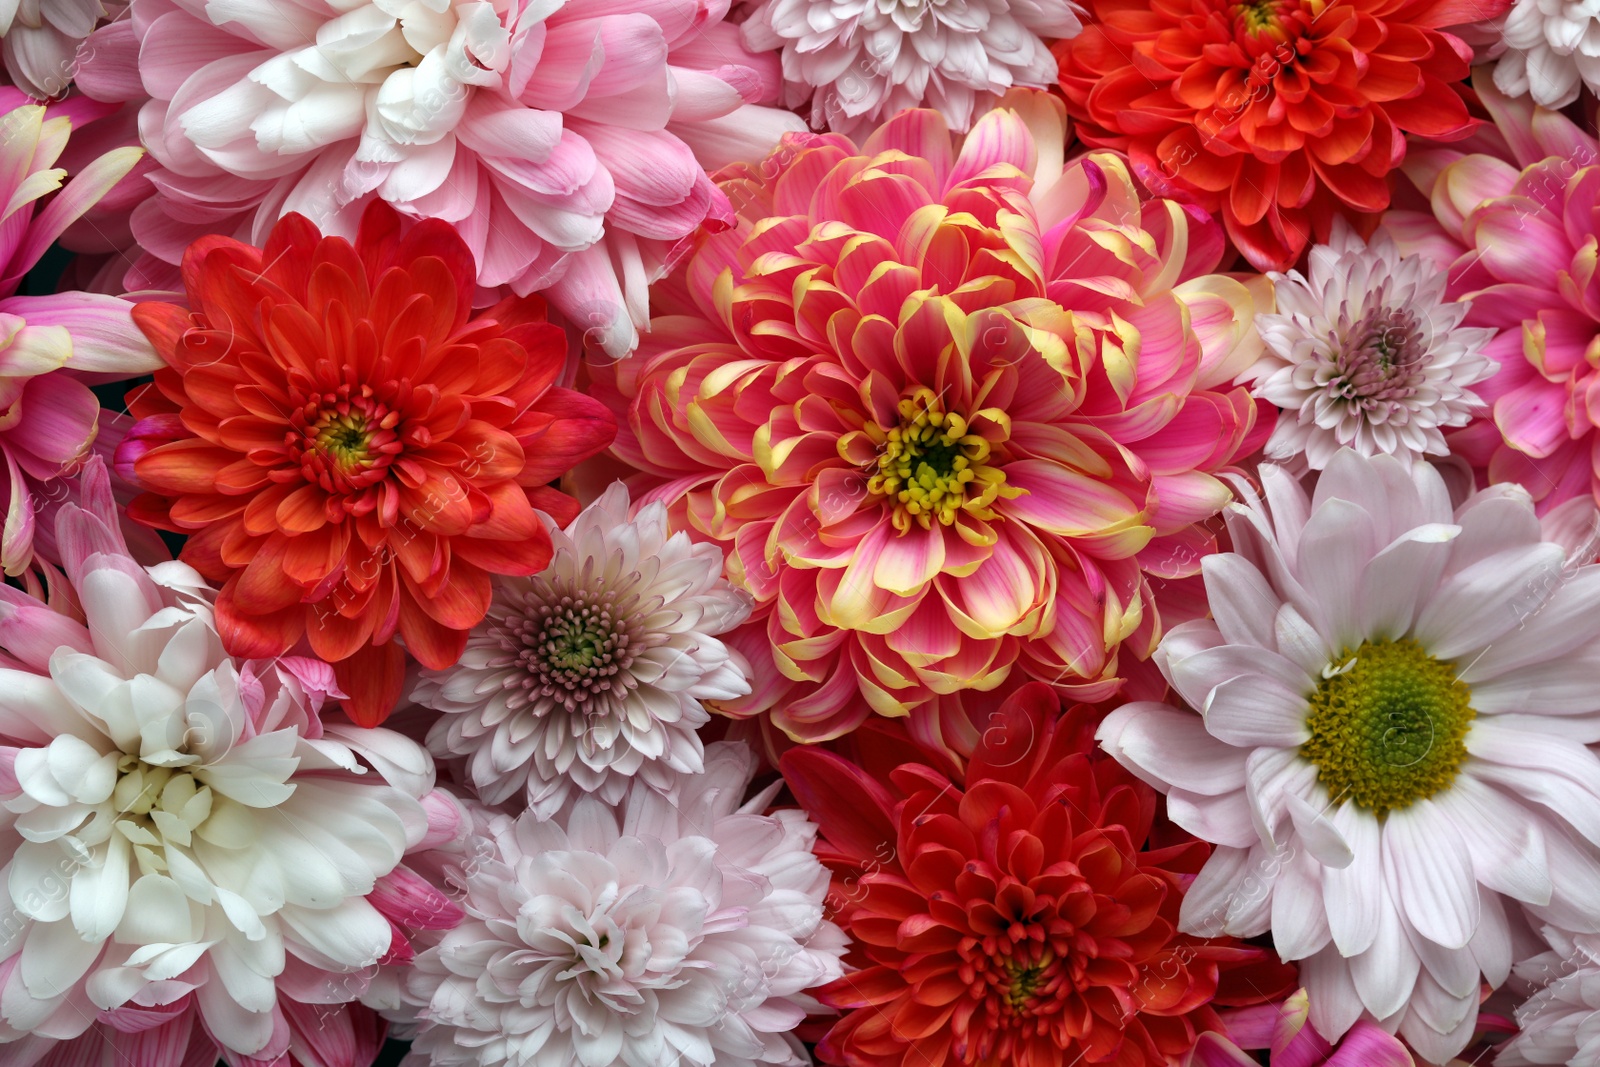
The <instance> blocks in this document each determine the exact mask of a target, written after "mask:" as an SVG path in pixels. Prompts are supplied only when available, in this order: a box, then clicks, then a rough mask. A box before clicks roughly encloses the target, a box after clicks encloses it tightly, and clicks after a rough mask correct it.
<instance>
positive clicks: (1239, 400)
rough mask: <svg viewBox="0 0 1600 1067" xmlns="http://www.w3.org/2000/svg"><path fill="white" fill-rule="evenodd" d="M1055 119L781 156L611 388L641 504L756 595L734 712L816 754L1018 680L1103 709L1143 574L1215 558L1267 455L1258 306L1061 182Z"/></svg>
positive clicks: (909, 116)
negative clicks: (656, 508) (1212, 533)
mask: <svg viewBox="0 0 1600 1067" xmlns="http://www.w3.org/2000/svg"><path fill="white" fill-rule="evenodd" d="M1064 122H1065V120H1064V117H1063V114H1062V109H1061V106H1060V104H1059V103H1057V102H1055V101H1053V100H1052V99H1051V98H1050V97H1048V96H1045V95H1044V94H1041V93H1030V92H1024V91H1018V92H1016V93H1015V94H1013V95H1011V96H1008V97H1007V98H1006V100H1005V101H1003V106H1002V107H1001V108H1000V109H998V110H996V111H993V112H991V113H990V114H989V115H987V116H985V117H984V118H983V120H981V121H980V122H979V124H978V125H977V126H976V127H975V128H974V130H973V132H972V134H971V135H970V136H968V137H967V138H966V139H965V141H964V142H963V143H960V144H958V145H955V146H953V145H952V142H951V137H950V134H949V132H948V130H947V128H946V127H945V124H944V122H943V120H942V119H941V118H940V117H939V116H938V114H937V113H935V112H932V111H912V112H906V113H903V114H902V115H900V116H898V117H897V118H895V119H894V120H892V121H891V122H889V123H888V124H887V125H885V126H884V127H883V128H882V129H880V130H879V131H878V132H877V133H875V134H874V135H873V136H872V137H871V138H869V139H868V140H867V141H866V143H865V144H864V145H863V146H862V147H860V148H857V147H856V146H855V145H854V144H853V143H851V142H850V141H849V140H847V139H845V138H844V137H842V136H839V135H834V134H830V135H822V136H816V135H804V136H798V137H794V138H791V139H789V140H787V141H786V142H785V143H784V144H783V145H782V146H781V147H780V148H779V149H778V150H777V151H776V152H775V153H774V155H773V156H772V157H771V159H770V160H768V162H767V163H766V164H764V165H763V166H762V168H761V170H760V172H759V175H758V174H757V172H755V171H749V172H744V173H743V174H742V175H740V176H737V177H735V178H734V179H732V180H730V181H729V182H726V183H724V188H726V189H727V190H728V192H729V194H730V195H731V196H732V197H733V198H734V199H735V201H736V202H738V203H739V204H740V205H741V211H740V220H739V224H738V227H737V228H736V229H735V230H734V231H732V232H729V233H726V234H720V235H717V236H716V237H714V238H712V239H711V240H710V241H709V242H707V244H706V245H705V246H704V247H703V248H702V249H701V250H700V251H699V253H698V254H697V255H696V256H695V257H694V259H693V260H692V261H690V262H689V263H688V264H687V266H686V268H685V269H684V270H683V271H681V272H679V273H678V274H676V275H674V276H673V278H672V280H671V281H670V283H668V284H665V285H663V286H661V287H659V288H658V290H657V292H656V294H655V297H654V301H655V306H656V308H657V309H658V311H659V316H658V317H657V318H656V319H655V321H654V322H653V324H652V327H651V332H650V334H649V337H648V340H647V342H646V345H645V347H644V348H643V349H642V352H641V356H640V357H639V358H636V359H633V360H628V361H625V362H623V363H621V364H619V365H617V367H616V368H615V369H614V370H596V371H595V374H596V376H597V377H598V378H601V379H602V380H601V381H600V382H599V383H598V388H599V390H600V392H601V393H603V394H606V395H609V396H611V398H612V400H611V402H612V403H614V404H615V405H616V406H617V407H618V408H619V410H623V409H625V410H626V413H627V418H628V422H629V427H630V429H629V430H628V431H624V432H623V433H622V434H621V435H619V437H618V444H617V446H616V452H617V454H618V455H619V456H620V457H621V458H622V459H623V460H624V461H625V462H626V463H628V464H629V465H631V466H632V467H634V468H636V469H638V470H640V471H642V472H643V473H642V474H640V475H637V476H636V477H635V479H634V482H635V487H636V489H638V490H640V491H644V490H650V496H649V497H648V499H659V500H665V501H668V502H669V503H670V505H671V509H672V512H673V514H674V516H675V521H676V522H677V523H678V525H679V526H680V528H687V529H690V530H692V531H694V532H695V533H696V534H697V535H699V536H702V537H707V538H710V539H713V540H716V541H718V542H721V543H722V544H724V545H725V546H727V549H728V553H729V557H728V570H729V573H730V575H731V576H732V577H734V578H735V580H736V581H739V582H742V583H743V584H744V585H745V586H746V587H747V588H749V589H750V590H751V591H752V592H753V593H754V594H755V597H756V601H757V612H756V615H755V617H754V620H753V621H752V622H751V623H749V624H747V625H746V626H745V627H743V628H742V629H741V630H740V631H739V633H738V634H736V635H735V637H734V638H733V641H734V643H735V644H736V646H737V647H739V648H740V650H741V651H743V652H744V653H745V655H746V656H748V657H749V658H750V659H751V661H752V664H753V667H754V670H755V673H756V688H755V692H754V693H753V694H752V696H751V697H750V698H748V699H746V700H743V701H741V702H732V703H725V704H723V705H722V706H723V707H724V708H726V709H728V710H730V711H731V712H733V713H734V714H739V715H748V714H754V713H755V712H758V711H761V710H764V709H768V708H771V709H772V711H773V718H774V721H775V722H776V723H777V724H778V725H779V726H780V727H782V729H784V730H785V731H787V732H788V733H789V734H790V735H791V736H793V737H795V738H796V739H805V740H818V739H822V738H827V737H834V736H838V735H840V734H842V733H845V732H847V731H849V730H851V729H853V728H854V727H855V726H856V725H857V724H858V723H860V722H862V721H863V720H864V719H865V718H866V717H867V716H868V715H870V714H872V713H873V712H877V713H879V714H884V715H891V716H893V715H905V714H907V713H909V712H911V711H912V709H915V708H919V707H923V706H926V705H929V704H930V702H931V701H933V700H934V699H935V697H937V696H938V695H940V694H952V693H955V692H957V691H959V690H962V689H966V688H969V687H970V688H977V689H994V688H995V687H997V686H999V685H1001V684H1002V683H1004V682H1005V680H1006V678H1007V676H1008V675H1010V674H1011V673H1012V672H1013V671H1018V672H1021V673H1022V674H1024V675H1026V676H1030V677H1035V678H1041V679H1044V680H1047V681H1049V682H1052V683H1057V684H1060V685H1061V686H1062V687H1063V688H1064V689H1066V690H1068V691H1070V692H1072V693H1074V694H1077V695H1079V696H1085V697H1089V698H1091V699H1097V698H1100V697H1104V696H1108V695H1110V694H1111V693H1113V692H1114V691H1115V690H1116V688H1117V686H1118V684H1119V674H1118V671H1119V666H1118V658H1117V647H1118V646H1119V645H1120V644H1121V643H1122V642H1124V641H1125V640H1130V639H1132V640H1134V641H1135V642H1136V651H1140V652H1143V651H1146V650H1147V649H1148V648H1149V647H1150V645H1151V642H1152V638H1153V636H1155V635H1157V634H1158V633H1159V629H1160V626H1159V619H1158V615H1157V611H1156V605H1155V602H1154V599H1153V596H1152V592H1151V587H1150V585H1149V584H1148V583H1147V581H1146V577H1145V576H1146V568H1149V567H1156V566H1169V567H1172V568H1175V569H1173V570H1170V571H1169V572H1168V573H1171V574H1178V573H1188V572H1192V571H1193V569H1194V568H1195V567H1196V566H1197V565H1198V560H1199V557H1200V555H1201V553H1202V552H1203V551H1204V550H1205V549H1206V547H1207V545H1208V541H1207V538H1206V536H1205V535H1204V534H1202V533H1201V532H1200V531H1198V530H1197V529H1196V528H1195V526H1194V524H1195V523H1197V522H1199V521H1201V520H1204V519H1206V518H1208V517H1210V516H1212V515H1214V514H1215V513H1216V512H1217V510H1218V509H1219V508H1220V507H1222V506H1223V504H1225V503H1226V502H1227V500H1228V499H1229V493H1228V489H1227V487H1226V486H1225V485H1224V484H1223V483H1222V482H1221V481H1219V480H1218V479H1216V478H1215V477H1213V476H1212V474H1211V473H1210V472H1213V471H1216V470H1218V469H1219V468H1221V467H1222V466H1223V465H1225V464H1227V463H1229V462H1230V461H1231V460H1232V459H1233V458H1234V457H1236V456H1238V455H1241V454H1244V453H1247V452H1249V451H1250V450H1252V449H1253V448H1254V447H1255V446H1256V445H1258V444H1259V442H1260V440H1261V439H1262V438H1263V437H1264V436H1265V433H1266V430H1267V427H1266V426H1265V425H1261V424H1258V423H1257V421H1256V407H1255V405H1254V403H1253V402H1252V401H1251V399H1250V397H1249V395H1248V393H1247V392H1246V391H1245V390H1244V389H1242V388H1233V389H1230V388H1229V386H1228V383H1229V382H1231V381H1232V380H1233V378H1234V377H1235V376H1237V375H1238V374H1239V372H1240V371H1242V370H1243V369H1245V368H1246V367H1248V366H1249V365H1250V363H1251V362H1252V360H1253V359H1254V358H1255V354H1256V351H1257V349H1258V348H1259V339H1258V338H1257V337H1256V336H1255V333H1254V331H1252V330H1250V329H1249V327H1248V323H1249V321H1250V316H1251V313H1252V311H1253V309H1254V308H1255V306H1256V305H1255V303H1254V299H1253V297H1252V292H1251V290H1249V289H1247V288H1246V287H1245V286H1244V285H1242V284H1240V283H1239V282H1237V281H1233V280H1231V279H1228V278H1224V277H1220V276H1207V277H1198V278H1196V277H1193V276H1194V275H1196V274H1199V273H1202V272H1203V271H1204V270H1206V269H1208V268H1209V267H1210V266H1213V265H1215V263H1216V261H1217V254H1218V252H1219V251H1220V242H1219V238H1218V236H1217V231H1216V228H1215V227H1214V226H1210V225H1209V223H1208V221H1207V222H1196V221H1195V220H1194V219H1193V218H1191V216H1190V215H1188V214H1186V213H1185V212H1184V210H1183V209H1181V208H1180V207H1178V206H1177V205H1175V204H1172V203H1170V202H1166V201H1142V200H1141V199H1140V198H1139V195H1138V193H1137V192H1136V191H1135V187H1134V185H1133V182H1132V179H1131V178H1130V177H1129V175H1128V172H1127V170H1126V168H1125V166H1124V164H1123V162H1122V160H1121V159H1120V158H1118V157H1116V156H1113V155H1110V154H1097V155H1091V156H1086V157H1082V158H1079V159H1076V160H1073V161H1072V162H1071V163H1070V164H1067V165H1065V166H1064V165H1063V163H1062V160H1061V145H1062V141H1063V137H1064V134H1065V129H1064ZM1186 277H1188V278H1191V280H1189V281H1182V279H1184V278H1186ZM924 718H926V721H923V720H924ZM935 721H936V717H922V716H919V724H918V726H917V729H919V730H923V731H925V732H924V736H928V735H929V734H932V733H934V732H936V729H935V727H934V726H933V723H934V722H935ZM929 739H930V741H931V742H932V743H934V744H936V745H942V744H945V740H944V739H939V738H933V737H930V738H929Z"/></svg>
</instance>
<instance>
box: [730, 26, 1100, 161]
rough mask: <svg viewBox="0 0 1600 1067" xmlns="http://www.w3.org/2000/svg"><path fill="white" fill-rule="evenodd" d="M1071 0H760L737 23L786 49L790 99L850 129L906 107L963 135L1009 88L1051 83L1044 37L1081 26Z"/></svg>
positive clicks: (1051, 63)
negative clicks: (922, 110) (931, 114)
mask: <svg viewBox="0 0 1600 1067" xmlns="http://www.w3.org/2000/svg"><path fill="white" fill-rule="evenodd" d="M1081 12H1082V8H1080V7H1079V6H1078V5H1077V3H1075V2H1074V0H962V2H960V3H945V2H943V0H940V2H938V3H926V2H924V0H755V2H754V3H753V4H752V5H751V7H750V15H749V17H748V18H746V19H745V21H744V23H743V24H742V25H741V26H740V30H741V32H742V33H743V34H744V41H745V44H747V45H748V46H749V47H750V48H752V49H754V50H756V51H761V52H765V51H776V50H781V54H782V56H783V78H784V83H785V86H784V102H785V103H786V104H788V105H789V106H791V107H798V106H801V105H809V110H810V115H811V125H812V126H814V127H816V128H817V129H831V130H834V131H836V132H838V133H843V134H848V135H850V136H863V137H864V136H866V135H867V134H869V133H871V132H872V129H873V127H874V126H877V125H878V124H879V123H881V122H883V121H884V120H885V119H887V118H889V117H890V116H892V115H893V114H894V113H895V112H896V111H900V110H902V109H904V108H908V107H931V108H933V109H934V110H935V111H938V112H939V113H940V114H941V115H943V116H944V118H945V121H946V122H948V123H949V124H950V127H951V129H954V130H957V131H961V132H965V131H966V130H968V129H970V128H971V127H972V123H973V120H975V119H976V118H978V117H979V116H980V115H982V114H983V113H984V112H985V111H987V110H988V109H989V108H990V107H992V106H993V105H994V103H995V101H996V100H998V99H999V98H1000V97H1001V96H1003V95H1004V94H1005V93H1006V91H1007V90H1009V89H1011V88H1012V87H1013V86H1020V87H1026V88H1032V89H1043V88H1045V87H1046V86H1048V85H1050V84H1051V83H1052V82H1054V81H1055V78H1056V60H1055V57H1054V56H1053V55H1051V54H1050V48H1049V46H1048V43H1047V42H1048V41H1050V40H1054V39H1056V38H1061V37H1071V36H1072V35H1073V34H1075V33H1077V32H1078V31H1079V30H1080V29H1082V28H1083V24H1082V23H1081V22H1079V21H1078V15H1079V14H1080V13H1081Z"/></svg>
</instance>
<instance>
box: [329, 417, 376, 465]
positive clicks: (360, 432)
mask: <svg viewBox="0 0 1600 1067" xmlns="http://www.w3.org/2000/svg"><path fill="white" fill-rule="evenodd" d="M370 438H371V435H370V434H369V433H368V432H367V419H366V416H365V415H362V414H360V413H359V412H353V411H352V412H349V413H347V414H342V415H341V414H331V413H330V414H326V415H324V416H323V417H322V419H321V425H319V426H318V427H316V443H317V448H318V449H320V450H321V451H322V452H323V454H325V455H326V456H328V458H330V459H332V460H333V461H334V462H335V463H337V464H338V465H339V466H340V467H342V468H344V469H345V470H349V469H351V468H353V467H357V466H360V465H361V464H363V463H365V462H366V461H367V458H368V455H367V444H368V442H369V441H370Z"/></svg>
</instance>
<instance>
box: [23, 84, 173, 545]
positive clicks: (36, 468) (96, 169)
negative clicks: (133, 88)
mask: <svg viewBox="0 0 1600 1067" xmlns="http://www.w3.org/2000/svg"><path fill="white" fill-rule="evenodd" d="M19 97H20V94H19V93H17V91H16V90H14V89H10V88H4V89H0V104H13V105H15V103H16V100H17V99H18V98H19ZM72 128H73V118H71V117H68V115H58V116H56V117H53V118H52V117H47V115H46V110H45V108H43V107H40V106H38V105H31V104H29V105H22V106H12V108H11V110H9V111H7V112H6V113H5V114H4V115H0V457H3V461H4V464H5V470H4V472H3V474H0V500H3V501H4V505H3V506H4V508H5V526H4V531H3V533H0V566H3V568H4V570H5V573H6V574H9V575H17V574H21V573H22V572H23V571H24V570H26V569H27V567H28V565H29V563H30V562H31V561H32V559H33V553H34V538H35V530H36V527H37V524H38V520H39V517H40V516H41V515H44V516H45V517H46V521H47V522H48V516H49V513H50V511H51V509H52V508H53V507H54V505H55V504H57V503H59V502H60V501H61V500H62V499H63V498H64V496H65V492H64V486H65V483H66V482H67V481H69V480H71V479H72V478H75V477H76V476H77V475H78V474H79V471H80V468H81V466H82V464H83V462H84V461H85V460H86V459H88V457H89V455H90V454H91V451H92V449H93V448H94V446H95V444H96V439H97V438H98V437H99V433H100V419H101V411H100V402H99V401H98V400H96V399H95V396H94V393H92V392H91V391H90V389H89V383H91V382H95V381H115V380H116V379H118V378H129V377H133V376H135V375H138V374H145V373H148V372H150V371H152V370H154V369H156V368H157V367H158V366H160V365H161V360H160V357H158V356H157V355H156V352H155V349H153V348H151V347H150V343H149V342H148V341H146V340H145V339H144V335H143V334H141V333H140V332H139V330H138V328H137V327H135V326H134V324H133V319H132V305H131V304H129V303H128V302H127V301H125V300H120V299H117V298H115V297H110V296H99V295H95V294H91V293H81V292H69V293H59V294H55V295H51V296H16V295H13V294H15V293H16V291H17V289H18V287H19V286H20V285H21V283H22V279H23V276H24V275H26V274H27V272H28V271H29V270H30V269H31V268H32V267H33V265H34V264H35V263H37V262H38V260H39V257H40V256H42V255H44V253H45V251H46V250H47V249H48V248H49V247H50V245H51V244H52V243H53V242H54V241H56V240H57V239H58V238H60V236H61V235H62V233H63V232H64V231H65V230H66V229H67V228H68V227H69V226H71V225H72V224H73V223H74V222H75V221H77V220H78V219H79V218H80V217H82V216H83V215H84V213H85V212H87V211H89V210H90V209H91V208H92V207H93V206H94V205H95V203H96V202H97V201H98V200H99V199H100V198H101V197H103V196H105V195H106V194H107V193H108V192H109V191H110V190H111V189H112V188H113V187H115V186H116V185H117V183H118V182H120V181H121V180H122V178H123V177H124V176H125V175H127V174H128V172H129V171H130V170H132V169H133V167H134V166H135V165H136V164H137V163H138V161H139V157H140V156H141V154H142V153H141V152H140V151H139V149H137V148H131V147H124V148H116V149H112V150H111V151H109V152H106V153H104V154H103V155H100V156H98V157H96V158H94V159H92V160H89V161H87V162H85V163H84V164H83V165H82V167H81V168H80V169H79V170H78V171H77V173H76V174H74V175H73V177H72V180H71V181H69V182H66V184H65V185H63V184H62V182H63V180H64V179H65V178H66V177H67V171H66V169H65V168H63V167H58V166H56V164H57V163H58V162H59V161H60V160H61V158H62V156H63V153H65V152H66V151H67V149H68V148H69V147H70V138H71V134H72ZM103 444H104V442H102V445H103ZM45 540H46V541H48V540H49V539H48V538H45Z"/></svg>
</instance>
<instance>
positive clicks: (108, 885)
mask: <svg viewBox="0 0 1600 1067" xmlns="http://www.w3.org/2000/svg"><path fill="white" fill-rule="evenodd" d="M131 852H132V847H131V846H130V845H129V844H128V839H127V838H126V837H123V836H122V835H121V834H117V833H114V834H112V835H111V837H110V838H109V839H108V840H107V841H106V846H105V848H104V849H102V850H100V856H99V857H97V858H99V859H100V863H99V864H98V865H97V866H93V867H89V866H85V867H79V868H78V870H77V871H76V872H75V873H74V874H73V876H72V901H71V907H72V925H73V926H74V927H76V928H77V930H78V934H79V936H80V937H82V938H83V939H84V940H85V941H104V940H105V939H106V938H108V937H110V936H111V932H112V931H113V930H115V929H116V928H117V924H118V923H119V922H121V921H122V911H123V908H125V907H126V906H127V903H128V857H129V855H130V854H131Z"/></svg>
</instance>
